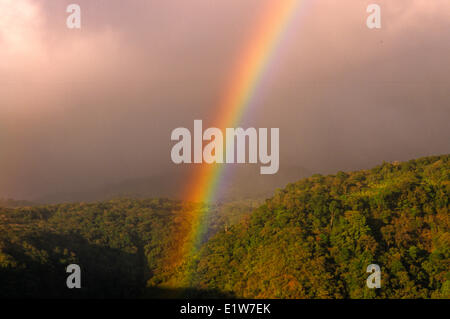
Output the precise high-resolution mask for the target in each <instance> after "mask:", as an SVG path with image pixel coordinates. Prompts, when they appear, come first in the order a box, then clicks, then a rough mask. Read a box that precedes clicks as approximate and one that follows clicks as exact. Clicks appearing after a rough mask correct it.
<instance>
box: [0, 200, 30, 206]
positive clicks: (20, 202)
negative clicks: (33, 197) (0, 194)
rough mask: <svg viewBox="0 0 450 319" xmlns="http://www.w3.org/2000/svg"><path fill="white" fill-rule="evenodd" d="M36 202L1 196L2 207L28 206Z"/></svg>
mask: <svg viewBox="0 0 450 319" xmlns="http://www.w3.org/2000/svg"><path fill="white" fill-rule="evenodd" d="M34 205H36V203H34V202H30V201H27V200H15V199H12V198H3V199H1V198H0V207H6V208H14V207H26V206H34Z"/></svg>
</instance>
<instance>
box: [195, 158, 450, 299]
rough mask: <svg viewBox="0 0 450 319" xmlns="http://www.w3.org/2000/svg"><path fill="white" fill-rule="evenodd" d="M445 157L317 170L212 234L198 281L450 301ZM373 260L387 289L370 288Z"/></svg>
mask: <svg viewBox="0 0 450 319" xmlns="http://www.w3.org/2000/svg"><path fill="white" fill-rule="evenodd" d="M449 191H450V166H449V156H448V155H445V156H436V157H428V158H422V159H418V160H413V161H409V162H405V163H394V164H390V163H384V164H383V165H381V166H378V167H375V168H373V169H371V170H366V171H358V172H353V173H343V172H339V173H338V174H336V175H330V176H320V175H315V176H312V177H310V178H307V179H303V180H301V181H299V182H297V183H294V184H290V185H288V186H287V187H286V188H285V189H283V190H280V191H278V192H277V193H276V194H275V196H274V197H273V198H272V199H270V200H267V201H266V203H265V205H263V206H261V207H260V208H259V209H257V210H256V211H255V212H254V213H253V214H251V215H250V216H249V217H248V218H246V219H245V220H244V221H243V222H241V223H240V224H238V225H235V226H233V227H231V228H230V229H228V231H227V232H222V233H220V234H218V235H217V236H215V237H214V238H213V239H212V240H210V241H209V242H208V243H207V244H206V245H205V247H204V248H203V249H202V250H201V252H200V254H199V255H198V256H197V260H196V263H195V265H194V266H193V270H192V272H193V273H195V274H196V277H195V278H194V279H193V283H195V284H196V286H197V287H199V288H201V287H208V288H214V289H218V290H220V291H224V292H230V293H233V294H234V295H236V296H238V297H245V298H263V297H264V298H373V297H383V298H431V297H432V298H439V297H443V298H450V233H449V226H450V216H449V197H448V195H449ZM372 263H377V264H379V265H380V267H381V271H382V289H377V290H372V289H368V288H366V278H367V277H368V274H366V272H365V271H366V267H367V266H368V265H369V264H372Z"/></svg>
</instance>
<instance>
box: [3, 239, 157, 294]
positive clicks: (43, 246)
mask: <svg viewBox="0 0 450 319" xmlns="http://www.w3.org/2000/svg"><path fill="white" fill-rule="evenodd" d="M0 252H2V253H3V254H4V255H6V256H7V258H8V260H9V261H8V260H7V261H6V262H5V260H4V258H3V259H2V258H0V287H1V289H0V297H3V298H138V297H140V296H142V293H143V291H144V289H145V282H146V281H147V280H148V278H149V277H150V273H149V271H148V267H147V264H146V260H145V258H143V257H144V256H142V255H143V253H142V251H141V250H140V249H138V253H136V254H131V253H127V252H124V251H121V250H119V249H114V248H109V247H104V246H100V245H94V244H92V243H89V242H88V241H87V240H86V239H84V238H83V237H81V236H80V235H78V234H67V235H66V234H64V235H61V234H55V233H52V232H36V233H33V234H31V235H26V236H24V237H22V240H21V241H20V242H11V241H10V242H7V243H6V244H4V245H3V247H2V249H1V251H0ZM0 257H2V255H0ZM72 263H75V264H78V265H79V266H80V268H81V288H80V289H69V288H67V285H66V280H67V277H68V276H69V275H70V273H66V267H67V266H68V265H69V264H72Z"/></svg>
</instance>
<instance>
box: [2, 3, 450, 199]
mask: <svg viewBox="0 0 450 319" xmlns="http://www.w3.org/2000/svg"><path fill="white" fill-rule="evenodd" d="M270 1H279V0H264V1H262V0H245V1H242V0H228V1H211V0H190V1H175V0H165V1H156V0H155V1H153V0H150V1H144V0H136V1H117V0H96V1H87V0H83V1H82V0H77V1H76V2H77V3H78V4H79V5H80V7H81V16H82V27H81V29H80V30H77V29H68V28H67V27H66V18H67V16H68V15H69V14H68V13H66V7H67V5H68V4H70V3H73V2H74V1H51V0H42V1H39V2H38V1H31V0H14V1H10V0H0V145H1V146H2V147H1V150H2V151H1V152H0V197H13V198H17V199H31V200H32V199H36V198H40V197H43V196H46V195H47V194H52V193H60V192H90V191H91V190H92V191H93V190H95V189H97V188H99V187H104V186H105V185H109V184H115V183H122V182H123V181H126V180H132V179H140V178H145V177H152V176H158V177H160V176H167V178H172V176H174V175H177V174H178V173H179V172H180V171H181V170H182V169H184V168H186V169H187V170H189V169H190V167H179V166H176V165H174V164H173V163H172V161H171V158H170V150H171V148H172V146H173V144H174V143H173V142H172V141H171V140H170V134H171V132H172V130H173V129H174V128H177V127H188V128H191V127H192V125H193V121H194V120H195V119H201V120H203V122H204V123H205V124H204V125H205V126H206V127H207V126H208V123H209V124H210V123H212V121H213V120H214V119H215V118H216V116H217V114H216V111H217V106H218V104H219V102H220V100H221V99H222V98H223V94H224V93H225V92H224V90H225V87H226V85H227V83H228V82H227V81H228V80H229V79H230V78H232V76H233V74H232V73H233V71H234V70H233V66H234V65H235V62H236V61H238V60H239V57H240V54H241V53H242V51H243V50H244V49H245V45H246V43H247V41H248V39H249V38H250V37H251V35H252V28H254V25H255V24H256V23H257V21H258V14H261V11H262V9H263V8H264V5H265V4H266V3H268V2H270ZM375 2H376V3H378V4H380V6H381V9H382V27H381V29H376V30H374V29H368V28H367V26H366V23H365V21H366V19H367V16H368V13H366V8H367V5H368V4H370V3H375ZM449 39H450V10H449V6H448V1H447V0H435V1H429V0H414V1H413V0H396V1H387V0H386V1H381V0H378V1H353V0H346V1H332V0H320V1H315V0H305V1H303V3H302V4H301V6H300V9H299V12H298V13H297V14H296V17H295V18H294V20H293V21H292V23H291V24H290V25H289V28H288V30H287V31H286V34H285V37H284V38H283V40H282V41H281V42H280V45H279V47H278V49H277V51H276V52H275V56H274V58H273V61H272V63H270V65H269V69H268V70H267V72H266V73H265V75H264V77H263V79H262V81H261V83H260V85H259V87H258V90H257V95H256V97H257V98H256V101H255V102H254V103H252V105H251V107H250V108H249V109H248V110H247V113H246V115H245V117H244V120H243V121H242V123H241V124H242V126H243V127H244V128H245V127H264V128H273V127H276V128H280V171H281V170H287V169H288V168H304V169H305V170H307V171H308V172H309V173H324V174H325V173H333V172H337V171H339V170H356V169H363V168H370V167H372V166H374V165H377V164H380V163H381V162H383V161H395V160H398V161H401V160H409V159H412V158H416V157H421V156H427V155H437V154H444V153H449V151H450V145H449V140H450V128H449V125H448V118H449V113H450V63H449V56H450V41H449ZM255 172H257V170H255ZM180 174H181V173H180ZM256 174H257V173H256ZM183 176H184V175H183ZM255 178H256V177H255ZM258 178H259V177H258Z"/></svg>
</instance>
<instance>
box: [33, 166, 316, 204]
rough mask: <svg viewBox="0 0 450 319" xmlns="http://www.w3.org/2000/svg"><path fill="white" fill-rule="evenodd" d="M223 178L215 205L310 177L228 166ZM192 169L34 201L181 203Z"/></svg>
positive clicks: (290, 170)
mask: <svg viewBox="0 0 450 319" xmlns="http://www.w3.org/2000/svg"><path fill="white" fill-rule="evenodd" d="M230 165H232V167H231V166H230V167H229V169H227V170H225V174H226V175H225V177H224V178H222V180H221V182H220V184H219V194H218V197H217V200H218V201H221V202H224V201H225V202H228V201H236V200H244V199H265V198H267V197H269V196H270V195H271V193H272V192H273V190H274V189H276V188H279V187H284V186H286V185H287V184H288V183H290V182H293V181H296V180H298V179H300V178H303V177H306V176H309V175H310V172H308V171H307V170H306V169H304V168H301V167H287V166H284V167H280V170H279V171H278V173H277V174H274V175H261V174H260V173H259V167H257V166H255V165H249V164H230ZM192 168H193V167H192V166H191V167H187V166H184V167H183V166H174V168H173V170H171V171H168V172H164V173H161V174H159V175H155V176H151V177H147V178H139V179H129V180H124V181H122V182H120V183H114V184H109V185H106V186H104V187H101V188H98V189H94V190H90V191H79V192H71V193H53V194H49V195H46V196H43V197H40V198H37V199H35V200H34V201H35V202H38V203H42V204H56V203H64V202H92V201H101V200H109V199H113V198H120V197H128V198H155V197H165V198H172V199H181V198H182V196H183V191H185V187H186V185H187V184H188V181H189V179H190V178H192V174H193V171H192Z"/></svg>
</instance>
